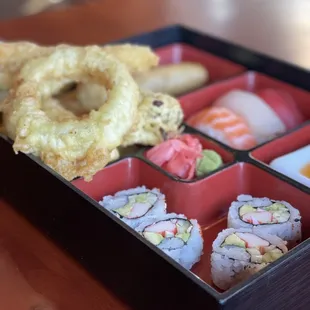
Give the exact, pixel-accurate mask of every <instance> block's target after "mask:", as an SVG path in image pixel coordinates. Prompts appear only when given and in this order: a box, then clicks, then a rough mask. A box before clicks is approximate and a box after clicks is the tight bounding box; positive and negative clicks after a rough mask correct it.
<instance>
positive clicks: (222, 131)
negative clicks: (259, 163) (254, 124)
mask: <svg viewBox="0 0 310 310" xmlns="http://www.w3.org/2000/svg"><path fill="white" fill-rule="evenodd" d="M187 124H188V125H189V126H192V127H194V128H196V129H197V130H199V131H201V132H203V133H204V134H206V135H209V136H210V137H212V138H214V139H217V140H219V141H221V142H222V143H224V144H227V145H229V146H230V147H233V148H235V149H239V150H246V149H250V148H252V147H254V146H256V144H257V142H256V139H255V138H254V136H253V134H252V133H251V130H250V128H249V126H248V124H247V123H246V121H244V120H243V119H242V118H241V117H240V116H238V115H236V114H235V113H234V112H232V111H230V110H228V109H226V108H222V107H208V108H206V109H203V110H202V111H200V112H198V113H197V114H195V115H193V116H192V117H190V118H189V119H188V120H187Z"/></svg>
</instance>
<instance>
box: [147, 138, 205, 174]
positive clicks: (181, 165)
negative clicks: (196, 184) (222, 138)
mask: <svg viewBox="0 0 310 310" xmlns="http://www.w3.org/2000/svg"><path fill="white" fill-rule="evenodd" d="M146 157H147V159H149V160H150V161H152V162H153V163H154V164H156V165H158V166H160V167H162V168H163V169H164V170H166V171H168V172H170V173H171V174H173V175H175V176H177V177H179V178H182V179H185V180H190V179H193V178H194V176H195V169H196V161H197V158H200V157H202V145H201V143H200V141H199V140H198V139H197V138H194V137H193V136H191V135H189V134H185V135H182V136H180V137H178V138H174V139H169V140H167V141H165V142H163V143H161V144H159V145H157V146H154V147H153V148H151V149H150V150H149V151H147V152H146Z"/></svg>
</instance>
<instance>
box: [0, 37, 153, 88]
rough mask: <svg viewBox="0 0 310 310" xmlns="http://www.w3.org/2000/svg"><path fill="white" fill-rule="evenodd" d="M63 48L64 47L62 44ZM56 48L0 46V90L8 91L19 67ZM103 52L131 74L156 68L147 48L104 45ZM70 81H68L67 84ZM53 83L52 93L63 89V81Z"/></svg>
mask: <svg viewBox="0 0 310 310" xmlns="http://www.w3.org/2000/svg"><path fill="white" fill-rule="evenodd" d="M59 46H61V45H59ZM63 46H66V45H65V44H63ZM67 46H68V45H67ZM55 48H56V46H41V45H37V44H35V43H32V42H24V41H19V42H10V43H1V44H0V69H1V71H0V90H1V89H2V90H7V89H9V88H10V87H11V86H12V84H13V80H14V77H15V76H16V74H17V73H18V72H19V70H20V69H21V67H22V66H23V65H24V64H25V63H26V62H27V61H29V60H32V59H35V58H38V57H41V56H47V55H49V54H51V53H52V52H53V51H54V50H55ZM100 48H102V49H103V50H104V51H105V52H107V53H109V54H113V55H114V56H115V57H116V58H118V59H119V61H121V62H122V63H124V64H125V65H126V66H127V68H128V70H129V71H130V72H131V73H140V72H144V71H147V70H149V69H151V68H152V67H155V66H157V64H158V62H159V58H158V56H157V55H156V54H155V53H153V51H152V50H151V49H150V48H149V47H148V46H140V45H133V44H122V45H106V46H103V47H100ZM70 82H71V81H70V80H68V81H67V83H70ZM50 83H53V86H51V87H52V89H53V93H57V92H58V91H59V90H60V88H61V87H64V85H65V83H64V81H50Z"/></svg>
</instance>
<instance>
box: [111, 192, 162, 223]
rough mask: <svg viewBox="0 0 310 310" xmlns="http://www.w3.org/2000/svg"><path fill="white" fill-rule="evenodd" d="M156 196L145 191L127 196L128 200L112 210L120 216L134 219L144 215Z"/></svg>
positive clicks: (152, 204) (154, 201)
mask: <svg viewBox="0 0 310 310" xmlns="http://www.w3.org/2000/svg"><path fill="white" fill-rule="evenodd" d="M156 201H157V196H156V195H155V194H154V193H151V192H146V193H142V194H135V195H130V196H128V202H127V203H126V204H125V205H124V206H123V207H120V208H117V209H114V210H113V212H115V213H117V214H118V215H120V216H121V217H125V218H128V219H136V218H139V217H142V216H144V215H145V214H146V213H147V212H148V211H149V210H150V209H151V208H152V207H153V206H154V204H155V203H156Z"/></svg>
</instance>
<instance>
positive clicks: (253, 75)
mask: <svg viewBox="0 0 310 310" xmlns="http://www.w3.org/2000/svg"><path fill="white" fill-rule="evenodd" d="M265 88H274V89H279V90H283V91H285V92H286V93H288V94H289V95H291V96H292V98H293V99H294V101H295V102H296V104H297V106H298V108H299V110H300V111H301V113H302V115H303V117H304V120H306V119H310V105H309V102H310V93H309V92H307V91H304V90H302V89H299V88H297V87H294V86H292V85H289V84H287V83H284V82H281V81H278V80H275V79H273V78H271V77H268V76H266V75H264V74H261V73H257V72H252V71H250V72H247V73H245V74H242V75H240V76H238V77H235V78H231V79H228V80H227V81H222V82H218V83H215V84H213V85H210V86H207V87H205V88H202V89H200V90H197V91H195V92H192V93H190V94H186V95H184V96H182V97H180V102H181V105H182V108H183V111H184V114H185V119H186V118H188V117H189V116H192V115H193V114H195V113H196V112H198V111H200V110H202V109H203V108H205V107H208V106H211V105H212V103H213V102H214V101H215V100H217V99H218V98H219V97H221V96H222V95H224V94H225V93H227V92H229V91H231V90H234V89H240V90H245V91H251V92H257V91H260V90H262V89H265Z"/></svg>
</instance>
